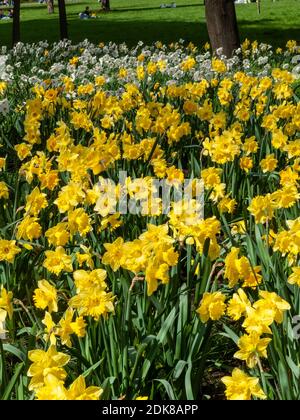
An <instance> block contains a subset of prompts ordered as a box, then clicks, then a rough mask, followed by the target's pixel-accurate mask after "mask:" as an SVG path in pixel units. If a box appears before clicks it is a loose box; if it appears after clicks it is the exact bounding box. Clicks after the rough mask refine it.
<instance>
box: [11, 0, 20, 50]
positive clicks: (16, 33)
mask: <svg viewBox="0 0 300 420" xmlns="http://www.w3.org/2000/svg"><path fill="white" fill-rule="evenodd" d="M20 39H21V35H20V0H15V1H14V13H13V29H12V44H13V45H15V44H17V42H19V41H20Z"/></svg>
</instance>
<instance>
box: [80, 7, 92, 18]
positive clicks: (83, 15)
mask: <svg viewBox="0 0 300 420" xmlns="http://www.w3.org/2000/svg"><path fill="white" fill-rule="evenodd" d="M79 17H80V19H91V18H95V17H96V16H95V15H94V14H92V11H91V10H90V8H89V6H86V8H85V10H84V12H82V13H79Z"/></svg>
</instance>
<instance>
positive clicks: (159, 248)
mask: <svg viewBox="0 0 300 420" xmlns="http://www.w3.org/2000/svg"><path fill="white" fill-rule="evenodd" d="M174 242H175V241H174V239H173V238H172V237H171V236H169V235H168V225H167V224H165V225H160V226H155V225H150V224H149V225H148V229H147V231H146V232H144V233H142V234H141V235H140V236H139V238H138V239H136V240H134V241H132V242H125V243H124V240H123V238H118V239H116V241H115V242H113V243H112V244H104V247H105V249H106V252H105V254H104V255H103V258H102V262H103V264H109V265H110V267H111V268H112V269H113V270H114V271H116V270H118V269H119V268H120V267H122V268H124V269H126V270H129V271H132V272H133V273H134V274H135V278H136V277H137V276H138V274H139V273H140V272H142V273H144V275H145V280H146V282H147V292H148V296H150V295H152V293H153V292H155V291H156V290H157V287H158V281H159V280H160V281H161V282H162V284H167V283H168V282H169V280H170V277H169V269H170V267H173V266H175V265H176V264H177V262H178V257H179V254H178V252H177V251H175V249H174V246H173V243H174Z"/></svg>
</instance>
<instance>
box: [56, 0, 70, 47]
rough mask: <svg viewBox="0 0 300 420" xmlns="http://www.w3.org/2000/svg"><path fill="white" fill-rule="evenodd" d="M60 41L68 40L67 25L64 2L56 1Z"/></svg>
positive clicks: (63, 0) (61, 0) (62, 0)
mask: <svg viewBox="0 0 300 420" xmlns="http://www.w3.org/2000/svg"><path fill="white" fill-rule="evenodd" d="M58 9H59V29H60V39H62V40H63V39H68V23H67V14H66V3H65V0H58Z"/></svg>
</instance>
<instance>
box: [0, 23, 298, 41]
mask: <svg viewBox="0 0 300 420" xmlns="http://www.w3.org/2000/svg"><path fill="white" fill-rule="evenodd" d="M11 26H12V25H11V23H5V24H1V25H0V45H8V46H10V42H11ZM68 29H69V36H70V39H72V41H73V42H74V43H76V42H80V41H83V40H84V39H88V40H90V41H91V42H94V43H96V44H97V43H99V42H105V43H106V42H109V41H112V42H116V43H123V42H125V43H126V44H127V45H128V46H129V47H132V46H135V45H136V44H137V42H138V41H143V42H144V43H145V44H147V45H151V44H152V43H153V42H155V41H158V40H160V41H162V42H163V43H166V44H169V43H171V42H174V41H178V40H179V39H184V40H185V41H187V42H190V41H191V42H193V43H195V44H197V45H201V46H202V45H203V44H204V43H205V42H206V41H208V34H207V29H206V24H205V22H203V21H202V22H200V21H199V22H197V23H196V22H178V21H164V22H159V21H133V20H132V21H118V20H113V21H108V20H107V21H105V20H101V19H95V20H94V19H89V20H80V19H70V20H69V24H68ZM239 29H240V34H241V39H242V40H243V39H245V38H248V39H250V40H255V39H256V40H258V41H260V42H265V43H269V44H272V45H274V46H275V47H277V46H283V45H285V44H286V42H287V41H288V40H289V39H298V37H299V31H298V28H289V29H282V28H279V27H278V28H276V27H274V24H272V26H271V25H270V26H268V24H267V22H266V23H265V24H264V25H260V26H255V27H254V26H253V27H252V26H251V25H248V21H240V22H239ZM21 39H22V41H23V42H38V41H40V40H45V39H47V40H48V41H49V42H50V43H51V42H55V41H58V40H59V24H58V18H57V17H53V19H48V20H46V21H45V20H42V19H41V20H32V21H25V22H22V23H21Z"/></svg>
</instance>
